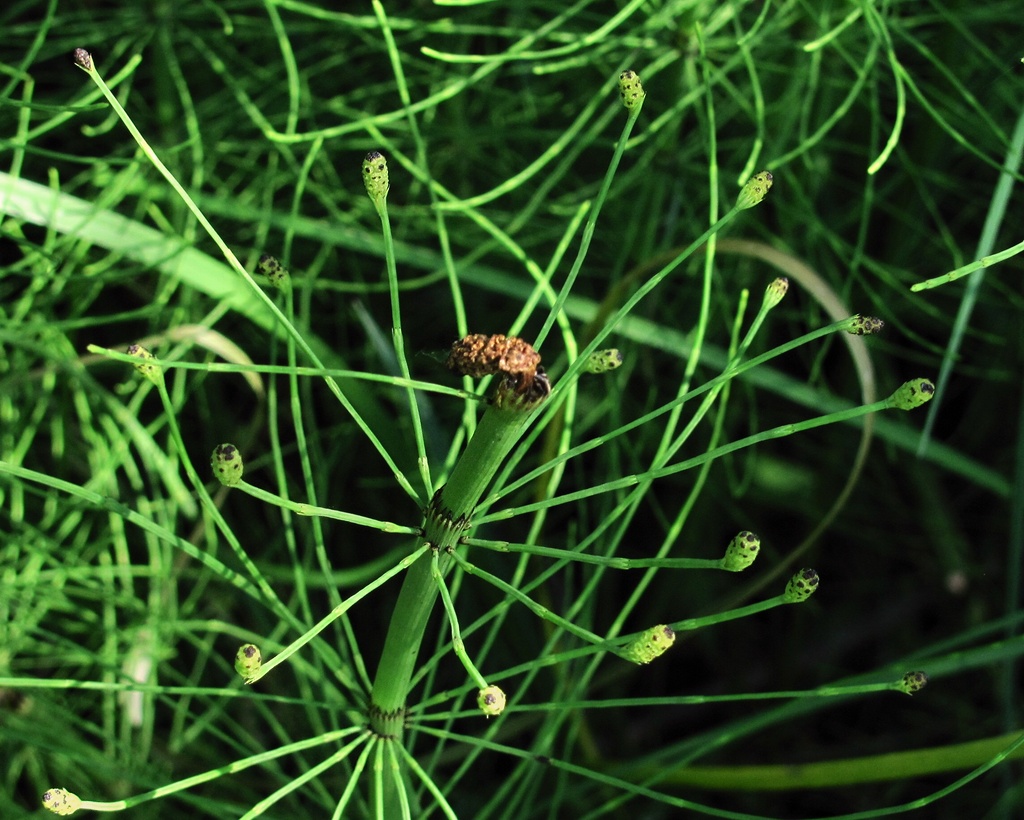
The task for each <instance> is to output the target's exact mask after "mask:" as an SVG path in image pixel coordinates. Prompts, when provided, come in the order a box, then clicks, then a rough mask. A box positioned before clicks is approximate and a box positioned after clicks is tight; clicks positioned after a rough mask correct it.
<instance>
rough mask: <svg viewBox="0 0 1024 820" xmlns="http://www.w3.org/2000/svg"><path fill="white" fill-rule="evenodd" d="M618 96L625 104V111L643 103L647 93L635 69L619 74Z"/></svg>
mask: <svg viewBox="0 0 1024 820" xmlns="http://www.w3.org/2000/svg"><path fill="white" fill-rule="evenodd" d="M619 96H620V97H622V104H623V105H624V106H626V110H627V111H633V110H634V109H636V108H639V107H640V106H641V105H643V103H644V98H645V97H646V96H647V94H646V93H645V92H644V84H643V83H642V82H640V77H639V75H638V74H637V73H636V72H635V71H629V70H627V71H623V72H622V73H621V74H620V75H619Z"/></svg>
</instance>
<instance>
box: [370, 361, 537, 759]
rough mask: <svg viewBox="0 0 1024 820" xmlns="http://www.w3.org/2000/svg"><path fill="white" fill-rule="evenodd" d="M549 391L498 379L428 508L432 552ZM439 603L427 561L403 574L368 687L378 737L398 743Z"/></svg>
mask: <svg viewBox="0 0 1024 820" xmlns="http://www.w3.org/2000/svg"><path fill="white" fill-rule="evenodd" d="M549 389H550V388H549V385H548V381H547V377H546V376H545V375H544V374H543V373H538V374H537V376H536V377H535V378H534V380H533V382H532V384H531V385H530V386H529V387H528V388H527V390H526V391H525V392H522V393H521V392H518V390H517V383H516V382H515V380H510V379H505V380H503V381H502V383H501V385H500V386H499V388H498V391H497V394H496V395H495V397H494V400H493V401H492V402H491V404H490V406H489V407H488V408H487V411H486V412H485V413H484V415H483V418H481V419H480V424H479V425H478V426H477V429H476V432H475V433H474V434H473V438H472V439H470V442H469V444H468V445H467V447H466V451H465V452H464V453H463V454H462V457H461V458H460V459H459V461H458V463H457V464H456V465H455V469H454V470H452V474H451V477H450V478H449V479H448V483H447V484H445V485H444V486H443V487H441V488H440V489H439V490H438V491H437V492H436V493H435V494H434V497H433V499H431V501H430V504H429V505H428V506H427V509H426V513H425V518H424V524H423V533H424V534H423V537H424V540H425V541H426V542H427V543H429V544H430V545H431V546H432V547H433V548H434V549H437V550H442V551H444V550H446V549H447V548H448V547H453V546H455V545H456V544H457V543H458V541H459V538H461V537H462V535H463V534H464V533H465V530H466V527H467V526H468V524H469V518H470V515H471V514H472V512H473V508H474V507H475V506H476V504H477V502H478V501H479V500H480V497H481V496H482V495H483V493H484V490H486V489H487V487H488V485H489V484H490V483H491V480H492V479H493V478H494V475H495V473H496V472H497V471H498V469H499V468H500V467H501V464H502V462H503V461H504V459H505V456H507V455H508V453H509V451H510V450H511V449H512V447H513V446H514V445H515V443H516V442H517V441H518V440H519V437H520V435H522V432H523V430H524V429H525V427H526V424H527V422H528V421H529V420H530V418H531V416H532V415H533V413H532V411H533V410H535V409H536V408H537V407H539V406H540V404H541V403H542V402H543V401H544V399H545V398H547V395H548V392H549ZM447 565H448V560H447V556H445V555H443V554H442V571H443V570H445V569H446V568H447ZM436 597H437V584H436V582H435V580H434V579H433V578H432V577H431V571H430V561H429V560H424V559H421V560H419V561H417V562H416V563H414V564H413V565H412V566H411V567H410V568H409V571H408V572H407V573H406V576H405V581H404V582H403V584H402V590H401V592H400V593H399V596H398V602H397V604H396V605H395V610H394V613H393V614H392V617H391V623H390V624H389V626H388V634H387V638H386V639H385V640H384V651H383V653H382V655H381V659H380V664H379V665H378V667H377V676H376V678H375V679H374V682H373V692H372V693H371V704H370V729H371V730H372V731H374V732H375V733H377V734H378V735H380V736H382V737H386V738H390V739H395V740H398V739H400V738H401V737H402V729H403V724H404V719H405V701H406V697H407V696H408V694H409V681H410V680H411V678H412V674H413V672H414V670H415V667H416V658H417V656H418V655H419V650H420V644H421V643H422V641H423V635H424V633H425V631H426V627H427V620H428V619H429V617H430V613H431V610H432V609H433V607H434V601H435V599H436Z"/></svg>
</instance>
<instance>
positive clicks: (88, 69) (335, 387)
mask: <svg viewBox="0 0 1024 820" xmlns="http://www.w3.org/2000/svg"><path fill="white" fill-rule="evenodd" d="M76 65H78V66H79V67H80V68H81V69H82V70H83V71H85V73H86V74H88V75H89V78H90V79H91V80H92V81H93V82H94V83H96V85H97V87H99V89H100V91H101V92H102V93H103V96H104V97H106V99H107V102H108V103H110V106H111V108H113V109H114V111H115V112H116V113H117V116H118V117H119V118H120V119H121V122H122V123H124V125H125V127H126V128H127V129H128V131H129V132H130V133H131V135H132V137H134V138H135V142H136V143H137V144H138V146H139V147H140V148H141V149H142V152H143V153H144V154H145V155H146V157H147V158H148V159H149V161H150V162H151V163H152V164H153V166H154V167H155V168H156V169H157V171H159V172H160V175H161V176H163V178H164V179H165V180H166V181H167V184H168V185H170V186H171V187H172V188H173V189H174V191H175V193H177V194H178V196H179V197H180V198H181V200H182V202H184V203H185V205H186V206H187V207H188V209H189V211H191V212H192V215H193V216H194V217H195V218H196V220H198V222H199V224H200V225H202V226H203V228H204V229H205V230H206V232H207V234H208V235H209V236H210V238H211V239H212V240H213V241H214V243H215V244H216V245H217V247H218V248H220V251H221V253H222V254H223V255H224V259H225V260H226V261H227V263H228V264H229V265H230V266H231V267H232V268H233V269H234V270H235V272H236V273H237V274H238V275H239V276H241V277H242V279H243V281H244V282H245V283H246V284H247V285H248V286H249V288H250V289H251V290H252V292H253V294H254V295H255V296H256V298H257V299H259V300H260V302H262V303H263V305H264V306H265V307H266V308H267V310H269V311H270V313H271V314H272V315H273V316H274V317H275V318H276V319H277V321H279V322H280V323H281V326H282V327H283V328H284V329H285V331H286V332H287V333H288V335H289V336H291V337H292V338H293V339H294V340H295V343H296V344H297V345H298V346H299V348H300V349H301V350H302V352H303V353H304V354H305V355H306V356H307V357H308V358H309V360H310V361H311V362H313V364H314V365H315V366H316V367H319V368H323V362H321V361H320V358H319V357H318V356H317V355H316V353H315V352H314V351H313V348H312V347H310V345H309V343H308V342H307V341H306V339H305V338H304V337H303V336H302V334H301V333H300V332H299V331H298V329H297V328H296V327H295V326H294V325H293V324H292V323H291V322H290V321H288V318H287V317H286V316H285V315H284V313H283V312H282V311H281V309H280V308H279V307H278V306H277V304H276V303H275V302H274V300H273V299H271V298H270V297H269V296H268V295H267V294H266V293H265V292H264V291H263V288H261V287H260V286H259V285H258V284H256V281H255V280H254V279H253V278H252V275H251V274H250V273H249V272H248V271H247V270H246V269H245V268H244V267H243V266H242V263H241V262H239V261H238V257H236V256H235V254H234V252H233V251H232V250H231V248H229V247H228V245H227V243H226V242H225V241H224V240H223V239H222V238H221V235H220V233H218V231H217V229H216V228H214V227H213V224H212V223H211V222H210V220H208V219H207V218H206V215H205V214H204V213H203V212H202V211H201V210H200V209H199V206H198V205H196V203H195V202H194V201H193V199H192V197H191V196H189V194H188V192H187V191H186V190H185V189H184V188H183V187H182V185H181V183H179V182H178V180H177V179H176V178H175V176H174V174H172V173H171V172H170V171H169V170H168V169H167V166H166V165H164V164H163V162H162V161H161V160H160V158H159V157H158V156H157V155H156V152H155V151H154V150H153V149H152V147H151V146H150V145H149V143H148V142H147V140H146V139H145V137H143V136H142V132H141V131H139V129H138V128H136V126H135V123H134V122H132V119H131V117H129V116H128V112H127V111H125V110H124V108H123V107H122V105H121V103H120V102H118V100H117V97H115V96H114V95H113V93H112V92H111V91H110V89H109V88H108V87H107V84H106V83H105V82H104V81H103V78H102V77H101V76H100V74H99V72H98V71H97V70H96V67H95V65H94V63H93V58H92V55H91V54H89V53H88V52H86V51H85V50H84V49H79V50H78V51H77V52H76ZM324 381H325V382H326V383H327V387H328V388H329V389H330V391H331V392H332V393H333V394H334V396H335V398H337V399H338V401H339V402H340V403H341V405H342V407H344V408H345V410H346V411H347V412H348V414H349V415H350V416H351V417H352V419H353V420H354V421H355V422H356V424H357V425H358V426H359V428H360V429H361V430H362V431H363V433H365V434H366V437H367V438H368V439H369V441H370V442H371V444H373V446H374V448H375V449H376V450H377V452H378V453H379V454H380V456H381V458H383V459H384V461H385V463H386V464H387V465H388V467H389V469H390V470H391V474H392V476H393V477H394V479H395V480H396V481H397V482H398V484H399V485H400V486H401V487H402V489H403V490H405V492H406V493H408V494H409V495H410V496H411V497H412V498H417V494H416V491H415V490H414V489H413V488H412V485H411V484H410V483H409V481H408V479H407V478H406V477H405V474H404V473H403V472H402V471H401V470H400V469H399V468H398V465H397V464H396V463H395V461H394V459H393V458H392V457H391V454H390V453H389V452H388V451H387V450H385V449H384V446H383V445H382V444H381V442H380V441H379V440H378V438H377V437H376V436H375V435H374V434H373V430H372V429H371V428H370V426H369V425H368V424H367V423H366V420H365V419H363V417H362V416H361V415H360V414H359V412H358V411H357V410H356V408H355V407H354V406H353V404H352V402H351V401H350V400H349V398H348V397H347V396H346V395H345V394H344V392H343V391H342V389H341V386H340V385H339V384H338V383H337V382H336V381H335V380H334V379H333V378H331V377H330V376H327V377H325V379H324Z"/></svg>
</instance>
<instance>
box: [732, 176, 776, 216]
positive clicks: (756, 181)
mask: <svg viewBox="0 0 1024 820" xmlns="http://www.w3.org/2000/svg"><path fill="white" fill-rule="evenodd" d="M774 180H775V177H773V176H772V175H771V172H770V171H759V172H758V173H756V174H754V175H753V176H752V177H751V178H750V179H748V180H747V184H746V185H744V186H743V189H742V190H741V191H740V195H739V197H738V198H737V200H736V207H737V208H741V209H742V208H753V207H754V206H755V205H757V204H758V203H760V202H761V200H763V199H764V198H765V197H766V196H768V192H769V191H770V190H771V188H772V183H773V182H774Z"/></svg>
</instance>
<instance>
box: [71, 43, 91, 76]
mask: <svg viewBox="0 0 1024 820" xmlns="http://www.w3.org/2000/svg"><path fill="white" fill-rule="evenodd" d="M71 57H72V59H73V60H74V61H75V65H76V66H78V67H79V68H84V69H85V70H86V71H92V70H93V68H94V66H93V63H92V55H91V54H90V53H89V52H88V51H86V50H85V49H84V48H76V49H75V50H74V52H72V55H71Z"/></svg>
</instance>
